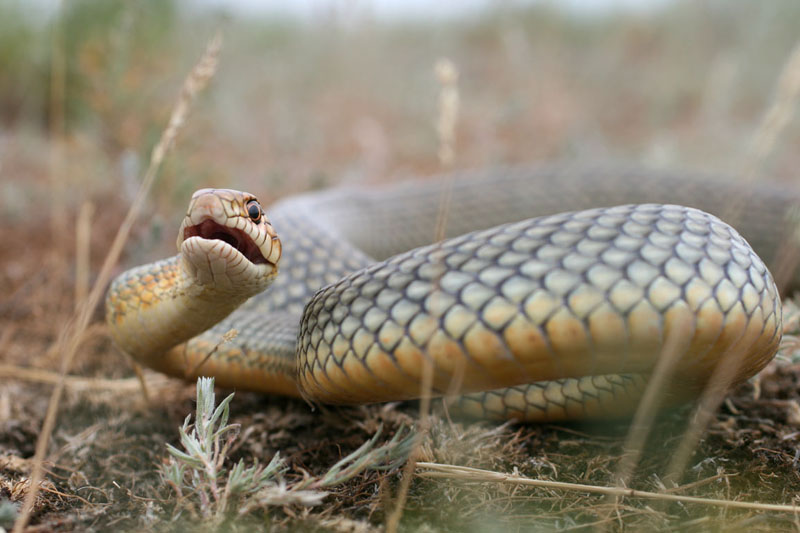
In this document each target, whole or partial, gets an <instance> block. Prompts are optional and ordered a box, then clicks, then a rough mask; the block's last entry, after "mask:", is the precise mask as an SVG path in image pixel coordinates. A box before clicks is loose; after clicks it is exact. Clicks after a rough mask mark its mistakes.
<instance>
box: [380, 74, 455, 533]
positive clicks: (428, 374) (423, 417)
mask: <svg viewBox="0 0 800 533" xmlns="http://www.w3.org/2000/svg"><path fill="white" fill-rule="evenodd" d="M434 71H435V73H436V77H437V79H438V81H439V85H440V90H439V114H438V116H437V120H436V133H437V135H438V139H439V150H438V155H439V163H440V164H441V166H442V167H443V168H444V169H445V170H447V169H450V168H451V167H452V166H453V162H454V160H455V153H456V152H455V131H456V123H457V122H458V107H459V92H458V69H457V68H456V66H455V64H453V62H452V61H450V60H449V59H446V58H442V59H439V60H438V61H437V62H436V64H435V65H434ZM453 179H454V177H453V175H452V174H451V175H450V176H449V177H448V178H447V180H446V181H445V183H444V187H443V188H442V193H441V196H440V198H439V208H438V211H437V216H436V225H435V228H434V231H435V234H434V242H439V243H441V242H442V241H443V240H444V238H445V235H446V230H447V220H448V218H449V215H450V204H451V201H452V197H453ZM433 371H434V369H433V361H432V360H431V358H430V357H426V358H425V359H424V366H423V368H422V382H421V383H420V403H419V425H418V427H419V432H418V433H417V437H416V438H415V442H414V448H413V451H412V452H411V454H410V456H409V459H408V463H406V466H405V468H404V469H403V480H402V482H401V484H400V489H399V490H398V492H397V501H396V502H395V504H394V508H393V509H392V511H391V513H389V515H388V517H387V519H386V531H388V532H389V533H394V532H395V531H397V528H398V526H399V524H400V518H401V516H402V514H403V509H404V508H405V505H406V500H407V498H408V491H409V489H410V487H411V479H412V478H413V477H414V476H413V474H414V470H415V468H416V459H417V457H418V454H419V450H420V446H421V445H422V439H423V437H424V436H425V435H426V434H427V431H428V428H429V425H430V423H429V422H430V421H429V415H430V406H431V391H432V389H433ZM459 374H460V373H459V372H456V373H455V374H454V378H453V381H454V383H453V384H452V387H451V388H453V389H457V388H458V387H460V383H458V382H459V381H461V379H460V377H458V376H459Z"/></svg>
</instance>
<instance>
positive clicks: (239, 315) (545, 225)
mask: <svg viewBox="0 0 800 533" xmlns="http://www.w3.org/2000/svg"><path fill="white" fill-rule="evenodd" d="M697 178H698V177H697V176H695V177H686V176H682V175H670V174H667V173H659V172H653V171H649V170H648V171H644V170H642V169H639V168H620V167H618V166H614V167H607V168H605V167H593V168H586V167H577V166H550V167H540V168H538V169H524V168H519V169H505V170H495V171H492V172H485V173H484V172H473V173H465V174H462V175H459V176H453V177H445V178H441V179H431V180H425V181H416V182H407V183H401V184H395V185H390V186H385V187H382V188H375V189H367V190H348V189H334V190H332V191H328V192H322V193H314V194H309V195H303V196H298V197H294V198H290V199H287V200H284V201H282V202H280V203H279V204H277V205H275V206H273V207H271V208H270V209H269V216H270V220H271V221H272V223H270V222H269V221H268V220H267V218H266V215H264V214H263V212H262V210H261V207H260V205H259V204H258V202H257V201H256V200H255V199H254V198H253V197H252V195H248V194H246V193H239V192H235V191H227V190H209V189H205V190H202V191H198V193H195V195H194V197H193V200H192V203H191V205H190V209H189V212H188V213H187V215H186V218H185V219H184V222H183V224H182V226H181V230H180V232H179V236H178V247H179V251H180V252H181V253H180V254H179V255H178V256H176V257H173V258H171V259H167V260H164V261H160V262H157V263H154V264H150V265H144V266H141V267H137V268H134V269H132V270H130V271H128V272H126V273H124V274H122V275H121V276H120V277H118V278H117V279H116V280H115V281H114V282H113V284H112V286H111V288H110V289H109V294H108V298H107V321H108V324H109V326H110V329H111V334H112V337H113V338H114V340H115V341H116V342H117V344H118V345H119V346H120V347H121V348H122V349H123V350H124V351H126V352H127V353H129V354H130V355H131V356H133V357H134V358H136V359H137V360H139V361H140V362H142V363H144V364H146V365H148V366H151V367H153V368H156V369H158V370H161V371H164V372H167V373H170V374H173V375H177V376H181V377H186V378H193V377H195V376H196V375H214V376H216V377H217V383H219V384H222V385H227V386H232V387H238V388H248V389H254V390H261V391H266V392H274V393H281V394H290V395H295V396H297V395H302V396H304V397H306V398H308V399H312V400H316V401H322V402H332V403H359V402H376V401H386V400H399V399H408V398H413V397H416V396H419V395H420V392H421V390H422V389H423V388H424V387H423V385H422V383H423V382H425V381H426V376H427V377H428V378H429V382H430V387H431V390H432V392H433V393H434V394H450V393H456V392H458V393H466V394H465V395H464V396H460V398H459V399H458V400H457V401H458V403H459V405H460V407H461V408H462V409H464V410H466V411H468V412H470V413H473V414H479V415H483V416H491V417H497V418H509V417H513V418H519V419H527V420H553V419H564V418H580V417H590V416H616V415H624V414H629V413H631V412H632V411H633V410H634V409H635V407H636V405H637V403H638V399H639V398H640V397H641V395H642V393H643V391H644V389H645V387H646V386H647V382H648V377H649V375H650V374H651V373H652V372H653V370H654V368H655V366H656V364H657V363H658V361H659V357H660V356H662V355H664V353H665V346H667V345H670V346H674V350H675V358H676V359H675V360H676V363H675V366H674V374H673V376H672V379H670V380H669V381H668V384H667V386H666V387H665V390H664V391H663V394H664V395H665V401H666V403H667V404H674V403H677V402H680V401H684V400H686V399H689V398H692V397H694V396H696V395H697V394H698V393H699V392H700V391H702V389H703V387H704V386H705V385H706V383H707V382H708V381H709V378H710V376H711V374H712V372H713V371H714V369H715V368H716V367H717V366H718V364H719V363H720V361H728V362H732V366H731V368H733V371H732V372H730V373H729V375H728V376H727V377H726V379H725V384H733V383H737V382H741V381H743V380H744V379H747V377H749V376H751V375H753V374H755V373H756V372H757V371H758V370H760V369H761V368H762V367H763V366H764V365H765V364H766V363H767V362H768V361H769V360H770V359H771V358H772V356H773V355H774V353H775V351H776V350H777V346H778V343H779V341H780V336H781V328H782V326H781V303H780V297H779V295H778V290H777V288H776V286H775V283H774V281H773V279H772V276H771V274H770V272H769V271H768V269H767V268H766V267H765V265H764V263H763V262H762V261H761V259H759V257H758V256H757V255H756V253H755V252H754V251H753V250H752V249H751V248H750V246H749V245H748V243H747V242H746V241H745V240H744V239H743V238H742V237H741V236H740V235H739V233H737V231H736V230H734V229H732V228H731V227H730V226H728V225H727V224H725V223H723V222H722V221H720V220H719V219H718V218H716V217H715V216H712V215H710V214H708V213H705V212H703V211H699V210H697V209H693V208H690V207H683V206H679V205H672V204H685V205H691V206H695V207H699V208H702V209H704V210H707V211H711V212H714V213H718V214H723V215H724V213H725V211H726V209H730V208H731V206H737V205H738V206H741V209H738V210H737V212H736V213H735V215H736V219H737V226H738V227H739V228H740V229H741V231H742V233H743V234H744V235H745V236H746V237H747V238H748V239H750V241H751V242H752V243H753V245H754V247H755V248H756V249H757V250H758V252H759V253H760V254H762V256H763V257H765V258H773V257H775V256H776V254H777V252H778V250H779V245H780V244H781V243H782V241H783V240H784V239H785V238H786V231H785V230H784V229H783V228H785V227H786V226H787V225H788V224H787V223H786V217H787V214H788V213H791V206H792V205H794V203H795V201H796V200H797V199H798V196H797V195H796V194H795V193H792V192H788V191H787V190H786V189H783V188H781V187H777V186H769V185H764V184H759V185H758V187H757V188H755V187H753V188H747V187H745V186H743V185H738V184H736V183H732V182H729V181H721V180H715V179H708V178H707V177H704V178H703V179H697ZM443 195H444V196H443ZM443 197H445V198H447V199H448V200H449V202H446V204H447V205H448V206H449V207H447V208H446V209H444V210H443V209H442V208H441V205H442V202H441V201H440V200H441V198H443ZM641 202H647V203H644V204H640V203H641ZM652 202H659V203H652ZM557 213H560V214H557ZM440 216H444V219H443V220H441V221H440V222H441V223H442V225H443V227H444V228H445V230H446V233H447V236H448V239H446V240H444V241H443V242H438V243H434V244H430V243H431V242H433V241H434V240H435V237H436V226H437V217H440ZM528 217H538V218H528ZM481 228H490V229H481ZM276 231H277V234H276ZM277 235H280V239H278V237H277ZM458 235H460V236H458ZM398 254H399V255H398ZM278 264H280V274H279V275H276V273H277V266H278ZM270 283H271V286H270V287H269V288H268V289H267V290H266V291H263V289H264V288H265V287H266V286H267V285H269V284H270ZM261 291H263V292H261ZM231 330H235V331H236V332H237V333H236V335H235V337H234V336H233V335H232V334H231V333H230V332H231ZM231 337H233V338H231ZM670 339H672V341H670ZM223 340H224V341H225V342H223ZM670 342H672V344H670Z"/></svg>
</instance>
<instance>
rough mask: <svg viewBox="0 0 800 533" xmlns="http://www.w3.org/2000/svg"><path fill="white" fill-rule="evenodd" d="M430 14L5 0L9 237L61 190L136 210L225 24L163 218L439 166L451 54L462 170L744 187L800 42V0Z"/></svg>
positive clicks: (786, 155) (445, 9) (455, 8)
mask: <svg viewBox="0 0 800 533" xmlns="http://www.w3.org/2000/svg"><path fill="white" fill-rule="evenodd" d="M429 4H430V3H428V2H420V1H414V2H400V1H396V0H394V1H390V0H382V1H375V2H368V1H362V0H350V1H341V0H339V1H333V0H330V1H322V0H305V1H302V2H289V3H285V2H256V1H253V0H251V1H246V0H238V1H236V2H222V1H219V0H204V1H202V2H188V1H178V0H157V1H152V0H151V1H139V2H125V1H121V0H106V1H92V0H68V1H65V2H63V3H59V2H48V1H45V0H37V1H35V2H26V1H22V0H16V1H15V0H0V132H2V133H0V180H2V189H1V190H0V192H1V193H2V204H1V205H0V213H1V214H0V217H2V222H3V223H4V224H8V223H14V221H15V220H18V219H19V217H20V216H21V215H22V214H23V213H27V212H30V210H31V209H37V207H36V206H41V204H40V203H39V202H42V201H47V202H50V201H53V200H52V198H51V195H50V194H49V190H50V189H51V188H52V186H53V185H54V184H53V180H55V181H56V182H60V183H63V184H67V186H65V187H63V190H60V191H59V195H58V200H57V201H59V202H63V203H64V205H63V206H61V207H63V209H64V210H65V211H70V209H74V208H76V207H77V206H78V205H79V204H80V202H81V201H82V200H83V199H85V198H87V196H93V197H94V196H95V195H96V197H97V198H106V197H110V198H117V199H119V200H120V201H123V202H125V201H126V199H128V200H129V198H130V195H131V194H132V191H135V189H136V186H137V185H138V180H139V179H140V175H141V174H142V171H143V167H144V166H146V163H147V160H148V157H149V152H150V150H151V148H152V146H153V145H154V143H155V142H156V141H157V139H158V136H159V134H160V132H161V130H162V129H163V127H164V125H165V123H166V121H167V119H168V116H169V112H170V109H171V107H172V105H173V104H174V102H175V100H176V98H177V94H178V91H179V88H180V84H181V81H182V80H183V78H184V77H185V76H186V74H187V72H188V71H189V69H190V68H191V67H192V65H193V64H194V62H196V61H197V59H198V58H199V56H200V54H201V53H202V51H203V49H204V47H205V45H206V43H207V42H208V40H209V39H210V38H211V37H212V36H213V34H214V32H215V30H216V29H222V31H223V34H224V39H225V42H224V47H223V51H222V56H221V60H220V68H219V71H218V73H217V75H216V77H215V79H214V80H213V81H212V83H211V86H210V87H209V90H208V91H207V92H206V93H205V94H204V95H203V96H202V98H201V100H200V101H199V102H198V103H197V105H196V107H195V108H194V110H193V112H192V116H191V118H190V119H189V122H188V124H187V127H186V129H185V130H184V132H183V133H182V135H181V138H180V139H179V142H178V146H177V149H176V150H175V151H174V152H173V153H172V154H171V156H170V157H169V158H168V161H167V163H166V165H165V167H164V169H163V172H162V174H161V177H160V179H159V181H158V183H157V186H156V190H155V194H153V197H152V200H151V202H150V206H151V207H152V208H153V213H161V214H163V213H169V212H170V209H172V207H173V206H174V205H183V204H184V203H185V201H186V198H187V197H188V195H189V194H190V192H191V191H192V190H193V189H194V188H196V187H197V186H199V185H209V184H215V185H219V186H224V185H236V186H237V187H240V188H245V189H250V190H252V191H253V192H255V193H257V194H259V195H260V196H262V197H264V198H267V199H269V200H273V199H275V198H278V197H280V196H283V195H285V194H288V193H291V192H295V191H299V190H306V189H310V188H317V187H322V186H327V185H331V184H335V183H339V182H342V181H349V182H355V183H368V182H379V181H384V180H388V179H394V178H396V177H398V176H402V175H408V174H427V173H431V172H436V171H440V170H441V168H440V165H439V161H438V159H437V157H436V153H437V137H436V130H435V127H434V124H435V121H436V116H437V98H438V91H439V85H438V82H437V79H436V76H435V74H434V64H435V63H436V61H437V60H438V59H439V58H442V57H446V58H449V59H450V60H451V61H452V62H453V63H454V65H455V66H456V68H457V70H458V72H459V79H458V91H459V94H460V102H461V105H460V110H459V114H458V121H457V129H456V134H457V138H456V147H455V159H454V163H453V164H454V166H455V167H456V168H468V167H486V166H489V165H497V164H509V163H512V164H513V163H529V162H536V161H542V160H556V159H578V160H581V159H598V158H601V159H629V160H630V159H632V160H638V161H642V162H645V163H647V164H650V165H654V166H670V167H690V168H697V167H699V168H702V169H709V170H719V171H727V172H734V173H735V172H737V171H738V170H739V169H740V167H741V164H742V155H743V153H745V152H747V150H748V149H749V146H750V144H751V142H752V137H753V135H754V133H755V130H756V128H757V126H758V124H759V122H760V121H761V119H762V117H763V115H764V113H765V111H766V109H767V108H768V106H769V103H770V102H771V101H772V100H773V99H774V96H775V87H776V85H777V81H778V78H779V75H780V72H781V69H782V67H783V66H784V64H785V62H786V61H787V59H788V57H789V55H790V53H791V50H792V48H793V46H794V45H795V42H796V40H797V38H798V31H797V29H798V28H800V3H798V2H796V1H794V0H774V1H770V2H753V1H748V0H703V1H684V2H681V1H673V2H670V1H666V0H651V1H638V2H636V1H633V0H629V1H620V0H617V1H602V0H570V1H569V2H555V1H553V2H543V1H539V2H535V1H491V0H471V1H469V2H442V3H438V4H437V5H439V7H436V8H431V7H430V5H429ZM799 136H800V127H798V125H797V124H796V123H795V124H793V125H791V126H790V127H789V128H788V129H787V130H785V131H784V132H783V133H782V135H781V140H780V146H778V147H776V149H775V150H773V152H772V154H771V156H770V159H769V161H767V162H766V163H765V167H764V168H762V171H764V173H765V174H767V175H770V176H774V177H776V178H781V177H791V175H792V173H793V171H794V169H796V168H797V164H798V152H799V151H798V150H797V149H796V147H797V146H798V137H799ZM53 142H57V143H59V147H58V148H59V150H60V159H59V161H58V162H57V163H56V165H57V168H55V169H54V168H53V160H52V158H51V157H50V155H51V153H52V149H53V148H54V147H53ZM54 172H55V173H57V174H58V176H57V177H54V176H53V173H54ZM56 185H58V184H56ZM109 201H110V200H109ZM39 211H41V210H40V209H39ZM159 216H162V215H159ZM177 216H178V215H177V214H176V215H175V217H174V219H173V220H176V219H177ZM156 222H158V220H156ZM171 222H172V221H170V223H171ZM169 232H170V234H171V232H172V226H170V229H169ZM170 240H171V239H170Z"/></svg>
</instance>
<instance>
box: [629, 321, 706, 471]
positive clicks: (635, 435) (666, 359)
mask: <svg viewBox="0 0 800 533" xmlns="http://www.w3.org/2000/svg"><path fill="white" fill-rule="evenodd" d="M692 329H693V325H692V320H691V318H689V317H687V316H684V317H682V319H681V320H677V321H676V323H675V329H673V330H672V333H671V334H670V335H669V337H668V338H667V340H666V342H665V343H664V348H663V350H662V352H661V356H660V357H659V359H658V363H657V365H656V368H655V370H654V371H653V375H652V377H651V378H650V382H649V383H648V385H647V389H646V390H645V393H644V396H643V397H642V401H641V403H640V404H639V408H638V409H637V410H636V414H635V415H634V417H633V421H632V422H631V428H630V430H629V431H628V436H627V438H626V440H625V448H624V449H625V455H624V456H623V457H622V459H621V460H620V462H619V466H618V467H617V473H616V482H617V483H618V484H620V485H622V486H625V485H627V484H628V482H629V480H630V478H631V476H632V475H633V471H634V469H635V468H636V465H637V463H638V462H639V458H640V457H641V454H642V450H644V445H645V441H646V440H647V436H648V435H649V433H650V428H651V427H652V424H653V420H655V414H656V412H657V411H658V409H659V407H660V406H661V400H662V399H663V394H664V392H665V389H666V386H667V383H669V382H670V380H671V379H672V376H673V374H674V372H675V366H676V364H677V363H678V360H679V359H680V357H681V355H682V354H683V353H684V352H685V345H684V344H685V343H686V342H688V340H689V339H691V337H692V333H693V331H692ZM682 343H684V344H682Z"/></svg>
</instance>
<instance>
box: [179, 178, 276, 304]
mask: <svg viewBox="0 0 800 533" xmlns="http://www.w3.org/2000/svg"><path fill="white" fill-rule="evenodd" d="M177 244H178V251H179V252H180V254H181V257H182V264H183V269H184V271H185V272H186V273H187V274H188V275H189V276H190V277H191V278H193V279H194V281H195V283H197V284H200V285H204V286H213V287H215V288H218V289H229V290H236V291H242V292H245V291H251V290H256V292H258V291H260V290H263V289H264V288H265V287H266V286H267V285H268V284H269V283H270V282H271V281H272V279H273V278H274V277H275V275H276V274H277V273H278V261H279V260H280V258H281V241H280V239H278V235H277V234H276V233H275V229H274V228H273V227H272V224H271V223H270V221H269V219H268V218H267V216H266V214H265V213H264V210H263V209H262V207H261V204H260V203H259V202H258V200H257V199H256V197H255V196H253V195H252V194H250V193H246V192H240V191H234V190H230V189H200V190H199V191H197V192H195V193H194V194H193V195H192V200H191V202H190V203H189V209H188V211H187V212H186V216H185V217H184V219H183V223H182V224H181V227H180V230H179V231H178V243H177Z"/></svg>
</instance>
